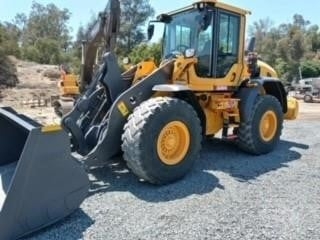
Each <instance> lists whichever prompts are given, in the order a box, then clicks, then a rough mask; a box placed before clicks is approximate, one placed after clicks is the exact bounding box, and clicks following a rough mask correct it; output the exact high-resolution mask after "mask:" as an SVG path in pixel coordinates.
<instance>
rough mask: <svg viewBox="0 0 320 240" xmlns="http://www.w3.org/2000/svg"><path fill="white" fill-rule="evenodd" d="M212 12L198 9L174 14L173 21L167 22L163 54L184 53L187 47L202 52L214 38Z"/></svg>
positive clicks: (165, 55)
mask: <svg viewBox="0 0 320 240" xmlns="http://www.w3.org/2000/svg"><path fill="white" fill-rule="evenodd" d="M211 16H212V15H211V14H205V13H204V12H199V11H198V10H192V11H187V12H184V13H179V14H177V15H173V16H172V21H171V22H170V23H168V24H166V27H165V35H164V46H163V56H164V57H165V58H167V57H169V56H170V55H172V54H179V53H184V51H185V50H186V49H190V48H192V49H195V50H196V53H199V52H201V51H202V50H203V49H204V48H205V47H206V45H207V46H211V42H210V44H206V43H208V42H209V41H211V40H212V25H211V24H210V23H211Z"/></svg>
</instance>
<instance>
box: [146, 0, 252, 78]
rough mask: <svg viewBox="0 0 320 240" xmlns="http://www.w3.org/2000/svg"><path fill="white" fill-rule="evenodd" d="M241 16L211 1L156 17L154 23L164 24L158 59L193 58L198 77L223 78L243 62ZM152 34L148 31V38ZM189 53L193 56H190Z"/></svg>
mask: <svg viewBox="0 0 320 240" xmlns="http://www.w3.org/2000/svg"><path fill="white" fill-rule="evenodd" d="M221 6H222V7H223V8H222V7H221ZM245 13H247V12H246V11H245V10H241V9H238V8H233V7H228V5H225V4H222V3H218V2H216V1H213V0H212V1H200V2H197V3H195V4H193V5H191V6H189V7H187V8H184V9H181V10H178V11H175V12H171V13H168V14H162V15H160V16H158V21H160V22H163V23H164V24H165V30H164V34H163V50H162V51H163V54H162V56H164V59H168V58H172V57H174V56H177V55H185V56H186V57H193V56H195V57H197V59H198V63H197V64H196V66H195V68H196V69H195V70H196V73H197V75H198V76H199V77H203V78H223V77H225V76H226V74H227V73H228V72H229V70H230V69H231V67H232V66H233V64H235V63H238V62H242V61H243V55H242V54H243V53H242V52H243V51H242V50H243V49H244V46H243V42H244V41H243V37H244V36H243V35H244V34H243V33H242V32H241V29H240V28H241V24H242V22H241V21H244V15H245ZM152 32H153V29H152V27H150V28H149V31H148V33H149V37H150V36H152ZM187 50H188V51H187ZM189 50H193V51H189ZM190 52H191V53H193V52H194V55H192V56H190ZM186 53H188V54H187V55H186ZM188 55H189V56H188Z"/></svg>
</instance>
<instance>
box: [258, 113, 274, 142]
mask: <svg viewBox="0 0 320 240" xmlns="http://www.w3.org/2000/svg"><path fill="white" fill-rule="evenodd" d="M277 127H278V122H277V115H276V114H275V113H274V112H273V111H270V110H269V111H267V112H265V113H264V114H263V116H262V118H261V121H260V136H261V138H262V139H263V140H264V141H266V142H269V141H271V140H272V139H273V138H274V136H275V135H276V132H277Z"/></svg>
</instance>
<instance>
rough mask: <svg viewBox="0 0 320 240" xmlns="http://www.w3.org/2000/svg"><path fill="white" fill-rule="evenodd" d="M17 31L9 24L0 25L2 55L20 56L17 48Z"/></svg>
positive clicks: (0, 50)
mask: <svg viewBox="0 0 320 240" xmlns="http://www.w3.org/2000/svg"><path fill="white" fill-rule="evenodd" d="M18 38H19V30H18V28H17V27H15V25H13V24H11V23H8V22H6V23H4V24H1V23H0V52H1V53H2V55H15V56H17V57H19V56H20V49H19V46H18Z"/></svg>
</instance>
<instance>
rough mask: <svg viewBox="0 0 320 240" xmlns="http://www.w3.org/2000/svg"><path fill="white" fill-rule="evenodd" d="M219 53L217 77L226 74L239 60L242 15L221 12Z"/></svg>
mask: <svg viewBox="0 0 320 240" xmlns="http://www.w3.org/2000/svg"><path fill="white" fill-rule="evenodd" d="M218 33H219V36H218V54H217V67H216V77H217V78H221V77H224V76H226V74H227V73H228V72H229V70H230V68H231V67H232V65H233V64H234V63H236V62H237V61H238V52H239V37H240V36H239V34H240V17H239V16H236V15H233V14H228V13H220V14H219V30H218Z"/></svg>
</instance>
